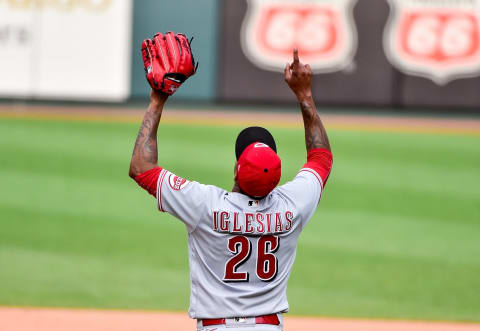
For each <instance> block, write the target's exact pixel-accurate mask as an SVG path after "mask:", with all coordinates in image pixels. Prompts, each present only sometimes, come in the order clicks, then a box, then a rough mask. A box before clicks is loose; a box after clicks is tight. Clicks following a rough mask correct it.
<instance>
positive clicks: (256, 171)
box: [237, 142, 282, 198]
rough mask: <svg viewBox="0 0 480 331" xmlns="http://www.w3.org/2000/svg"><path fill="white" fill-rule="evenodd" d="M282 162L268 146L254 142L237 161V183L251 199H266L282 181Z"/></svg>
mask: <svg viewBox="0 0 480 331" xmlns="http://www.w3.org/2000/svg"><path fill="white" fill-rule="evenodd" d="M281 174H282V161H281V160H280V158H279V157H278V155H277V153H275V151H274V150H273V149H271V148H270V147H269V146H268V145H267V144H264V143H262V142H254V143H252V144H250V145H249V146H248V147H247V148H245V149H244V150H243V152H242V154H241V155H240V158H239V159H238V161H237V182H238V185H239V186H240V188H241V189H242V191H243V192H245V193H246V194H247V195H249V196H251V197H256V198H260V197H264V196H266V195H267V194H268V193H270V192H271V191H272V190H273V189H274V188H275V187H276V186H277V184H278V182H279V181H280V176H281Z"/></svg>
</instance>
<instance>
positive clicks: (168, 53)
mask: <svg viewBox="0 0 480 331" xmlns="http://www.w3.org/2000/svg"><path fill="white" fill-rule="evenodd" d="M142 58H143V64H144V68H145V73H146V77H147V81H148V83H149V84H150V86H151V87H152V89H154V90H157V91H161V92H163V93H166V94H168V95H172V94H173V93H175V92H176V91H177V89H178V88H179V87H180V86H181V85H182V84H183V82H185V81H186V80H187V79H188V77H190V76H192V75H194V74H195V71H196V67H195V60H194V59H193V54H192V50H191V48H190V42H189V41H188V39H187V37H186V36H185V35H184V34H181V33H177V34H175V33H173V32H167V33H166V34H165V35H163V34H162V33H157V34H155V36H154V37H153V39H145V40H144V41H143V43H142Z"/></svg>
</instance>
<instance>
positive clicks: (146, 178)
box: [135, 167, 162, 197]
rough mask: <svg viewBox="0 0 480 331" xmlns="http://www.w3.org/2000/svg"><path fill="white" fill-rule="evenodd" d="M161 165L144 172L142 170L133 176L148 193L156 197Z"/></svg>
mask: <svg viewBox="0 0 480 331" xmlns="http://www.w3.org/2000/svg"><path fill="white" fill-rule="evenodd" d="M161 171H162V167H156V168H153V169H150V170H147V171H145V172H142V173H141V174H140V175H138V176H137V177H135V181H136V182H137V184H138V185H140V186H141V187H142V188H143V189H144V190H146V191H147V192H148V193H150V194H151V195H153V196H154V197H156V195H157V181H158V177H159V176H160V172H161Z"/></svg>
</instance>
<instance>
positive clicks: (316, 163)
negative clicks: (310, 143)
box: [302, 148, 333, 186]
mask: <svg viewBox="0 0 480 331" xmlns="http://www.w3.org/2000/svg"><path fill="white" fill-rule="evenodd" d="M332 164H333V156H332V153H331V152H330V151H329V150H327V149H325V148H315V149H311V150H309V151H308V153H307V163H305V165H304V166H303V168H309V169H312V170H314V171H315V172H316V173H317V174H318V175H319V176H320V178H321V179H322V182H323V186H325V184H326V183H327V180H328V176H330V171H331V170H332ZM303 168H302V169H303Z"/></svg>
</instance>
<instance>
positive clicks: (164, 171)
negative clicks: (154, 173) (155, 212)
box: [158, 170, 167, 212]
mask: <svg viewBox="0 0 480 331" xmlns="http://www.w3.org/2000/svg"><path fill="white" fill-rule="evenodd" d="M166 175H167V170H163V172H162V174H161V177H160V180H159V181H158V190H159V191H158V206H159V207H160V211H163V212H164V211H165V210H163V207H162V185H163V180H164V179H165V176H166Z"/></svg>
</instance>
